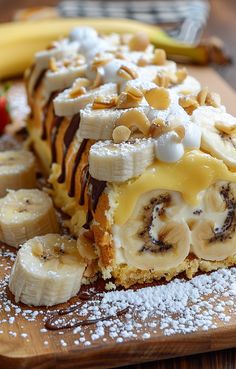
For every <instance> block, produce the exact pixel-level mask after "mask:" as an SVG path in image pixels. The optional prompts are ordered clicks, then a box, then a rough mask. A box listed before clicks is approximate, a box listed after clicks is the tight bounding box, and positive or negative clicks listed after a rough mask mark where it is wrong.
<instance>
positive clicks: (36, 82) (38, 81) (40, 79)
mask: <svg viewBox="0 0 236 369" xmlns="http://www.w3.org/2000/svg"><path fill="white" fill-rule="evenodd" d="M46 71H47V69H44V70H42V72H41V73H40V74H39V76H38V78H37V79H36V81H35V84H34V86H33V91H34V93H35V92H36V90H37V89H38V87H39V86H40V84H41V82H42V80H43V78H44V76H45V74H46Z"/></svg>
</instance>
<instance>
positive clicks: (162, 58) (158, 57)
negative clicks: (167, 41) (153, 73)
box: [152, 49, 166, 65]
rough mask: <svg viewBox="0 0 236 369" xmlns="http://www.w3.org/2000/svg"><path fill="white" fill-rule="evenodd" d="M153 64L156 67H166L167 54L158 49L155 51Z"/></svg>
mask: <svg viewBox="0 0 236 369" xmlns="http://www.w3.org/2000/svg"><path fill="white" fill-rule="evenodd" d="M152 62H153V64H155V65H164V64H165V63H166V52H165V50H163V49H156V50H155V51H154V55H153V59H152Z"/></svg>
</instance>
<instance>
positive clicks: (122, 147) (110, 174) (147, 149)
mask: <svg viewBox="0 0 236 369" xmlns="http://www.w3.org/2000/svg"><path fill="white" fill-rule="evenodd" d="M153 160H154V143H153V140H151V139H146V140H145V139H143V140H136V141H134V142H122V143H121V144H114V143H113V142H111V141H104V142H102V141H100V142H97V143H95V144H94V145H93V146H92V147H91V149H90V152H89V172H90V174H91V176H92V177H94V178H96V179H99V180H102V181H108V182H124V181H127V180H128V179H130V178H133V177H136V176H138V175H140V174H141V173H143V172H144V170H145V169H146V168H147V167H148V166H149V165H150V164H151V163H152V162H153Z"/></svg>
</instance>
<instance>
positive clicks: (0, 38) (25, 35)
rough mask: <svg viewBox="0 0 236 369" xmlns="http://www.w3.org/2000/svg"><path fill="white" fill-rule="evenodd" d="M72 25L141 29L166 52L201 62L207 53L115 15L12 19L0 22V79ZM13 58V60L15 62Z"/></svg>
mask: <svg viewBox="0 0 236 369" xmlns="http://www.w3.org/2000/svg"><path fill="white" fill-rule="evenodd" d="M76 26H90V27H94V28H95V29H96V30H97V31H99V32H101V33H112V32H116V33H119V34H124V33H132V34H133V33H136V32H137V31H138V32H145V33H146V34H147V35H148V37H149V38H150V41H151V42H152V43H153V44H154V45H155V46H158V47H160V48H163V49H165V50H166V52H167V54H168V55H169V56H171V55H179V56H183V57H187V58H189V59H190V60H192V61H193V62H195V63H199V64H205V63H206V62H207V61H208V53H207V50H206V48H205V47H204V46H192V45H188V44H183V43H180V42H177V41H175V40H174V39H172V38H171V37H169V36H168V35H167V34H166V33H165V32H164V31H162V30H161V29H160V28H158V27H156V26H152V25H146V24H144V23H141V22H138V21H134V20H128V19H119V18H109V19H107V18H99V19H93V18H74V19H73V18H71V19H60V18H59V19H50V20H45V21H32V22H27V23H25V22H14V23H5V24H2V25H0V49H1V54H2V55H4V58H1V59H0V79H3V78H9V77H12V76H17V75H21V74H22V73H23V72H24V71H25V69H26V68H27V67H29V65H30V64H31V63H32V61H33V56H34V54H35V53H36V52H37V51H39V50H42V49H45V48H46V47H47V46H48V44H50V43H51V42H52V41H54V40H56V39H58V38H60V37H64V36H65V35H67V34H68V33H69V32H70V31H71V30H72V29H73V28H74V27H76ZM16 60H17V62H16Z"/></svg>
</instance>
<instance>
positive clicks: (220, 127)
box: [215, 122, 236, 135]
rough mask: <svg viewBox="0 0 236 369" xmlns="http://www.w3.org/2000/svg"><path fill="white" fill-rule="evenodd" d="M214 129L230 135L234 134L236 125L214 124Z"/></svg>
mask: <svg viewBox="0 0 236 369" xmlns="http://www.w3.org/2000/svg"><path fill="white" fill-rule="evenodd" d="M215 127H216V129H218V131H220V132H223V133H226V134H227V135H231V134H232V133H236V124H225V123H223V122H215Z"/></svg>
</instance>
